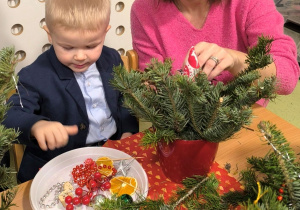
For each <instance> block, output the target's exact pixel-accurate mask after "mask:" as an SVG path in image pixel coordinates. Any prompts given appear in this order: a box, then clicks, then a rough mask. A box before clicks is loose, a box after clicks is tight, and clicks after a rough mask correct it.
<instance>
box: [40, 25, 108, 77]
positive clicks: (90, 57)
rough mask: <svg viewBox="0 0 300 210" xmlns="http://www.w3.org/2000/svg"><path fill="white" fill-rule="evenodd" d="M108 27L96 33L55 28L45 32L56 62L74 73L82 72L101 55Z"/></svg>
mask: <svg viewBox="0 0 300 210" xmlns="http://www.w3.org/2000/svg"><path fill="white" fill-rule="evenodd" d="M109 29H110V26H108V27H107V28H104V29H99V30H96V31H84V32H82V31H78V30H66V29H65V28H63V27H55V30H54V31H51V32H50V31H49V30H48V28H47V27H45V30H46V32H47V34H48V39H49V42H50V43H51V44H52V45H53V48H54V50H55V54H56V56H57V58H58V60H59V61H60V62H61V63H62V64H64V65H65V66H67V67H69V68H70V69H71V70H72V71H74V72H84V71H86V70H87V69H88V68H89V66H90V65H92V64H93V63H95V61H96V60H98V58H99V57H100V55H101V52H102V48H103V44H104V39H105V35H106V33H107V31H108V30H109Z"/></svg>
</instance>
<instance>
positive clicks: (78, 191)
mask: <svg viewBox="0 0 300 210" xmlns="http://www.w3.org/2000/svg"><path fill="white" fill-rule="evenodd" d="M82 192H83V190H82V188H81V187H77V188H76V189H75V194H76V195H78V196H81V195H82Z"/></svg>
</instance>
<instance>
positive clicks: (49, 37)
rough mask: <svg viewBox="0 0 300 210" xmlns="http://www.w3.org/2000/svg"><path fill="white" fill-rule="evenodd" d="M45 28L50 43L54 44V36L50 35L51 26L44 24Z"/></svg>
mask: <svg viewBox="0 0 300 210" xmlns="http://www.w3.org/2000/svg"><path fill="white" fill-rule="evenodd" d="M43 29H44V30H45V31H46V32H47V36H48V40H49V42H50V44H52V38H51V35H50V31H49V28H48V27H47V26H46V25H44V26H43Z"/></svg>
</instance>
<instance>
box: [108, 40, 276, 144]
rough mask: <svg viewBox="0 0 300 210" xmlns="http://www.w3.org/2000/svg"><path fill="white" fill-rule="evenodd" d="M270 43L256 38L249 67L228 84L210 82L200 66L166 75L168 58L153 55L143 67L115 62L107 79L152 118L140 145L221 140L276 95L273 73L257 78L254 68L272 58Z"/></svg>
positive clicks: (136, 109) (140, 113)
mask: <svg viewBox="0 0 300 210" xmlns="http://www.w3.org/2000/svg"><path fill="white" fill-rule="evenodd" d="M271 43H272V39H270V38H266V37H260V38H259V40H258V44H257V46H255V47H253V48H252V49H249V52H248V58H247V60H246V63H247V64H248V67H247V68H246V69H244V70H243V71H242V72H241V73H239V74H238V75H237V76H235V77H234V79H233V80H232V81H230V82H229V83H227V84H223V83H222V82H217V83H216V84H212V82H210V81H208V80H207V76H206V74H205V73H203V72H202V71H201V69H199V73H198V74H196V75H195V76H194V77H193V78H190V77H188V76H187V75H181V74H179V73H178V74H175V75H170V70H171V68H172V61H171V59H166V60H165V61H164V62H159V61H157V60H156V59H153V60H152V62H151V63H150V64H149V65H148V67H147V68H146V69H145V71H130V72H128V71H126V70H125V68H124V67H122V66H118V67H115V68H114V79H113V80H112V81H111V83H112V85H113V86H114V87H115V88H116V89H118V90H120V91H121V92H122V93H123V95H124V104H125V106H126V107H128V108H129V109H130V110H131V112H132V113H133V114H135V115H136V116H137V117H138V118H140V119H145V120H146V121H150V122H151V123H152V125H153V129H152V130H147V131H145V136H144V137H143V139H142V142H143V145H144V146H155V145H156V144H157V143H158V142H160V141H165V142H167V143H169V142H173V141H175V140H177V139H184V140H197V139H202V140H205V141H210V142H221V141H225V140H227V139H229V138H230V137H232V136H233V135H234V134H235V133H236V132H237V131H239V130H240V129H241V128H242V127H244V126H245V125H248V124H249V123H250V122H251V117H252V108H251V106H252V105H253V104H254V103H255V102H256V101H258V100H259V99H271V100H272V99H274V98H275V89H276V79H275V77H271V78H266V79H264V80H263V81H259V78H260V73H259V71H258V69H263V68H264V67H266V66H267V65H268V64H270V63H271V62H272V58H271V56H270V55H269V54H268V53H269V51H270V47H271ZM254 84H255V85H254Z"/></svg>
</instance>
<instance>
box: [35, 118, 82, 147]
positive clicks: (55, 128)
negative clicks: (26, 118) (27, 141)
mask: <svg viewBox="0 0 300 210" xmlns="http://www.w3.org/2000/svg"><path fill="white" fill-rule="evenodd" d="M77 133H78V127H77V126H76V125H72V126H66V125H62V124H61V123H60V122H51V121H45V120H41V121H38V122H36V123H35V124H34V125H33V126H32V128H31V135H32V136H34V137H35V138H36V140H37V142H38V144H39V146H40V148H41V149H42V150H44V151H47V150H48V149H50V150H54V149H56V148H60V147H63V146H65V145H66V144H67V143H68V141H69V135H75V134H77Z"/></svg>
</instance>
